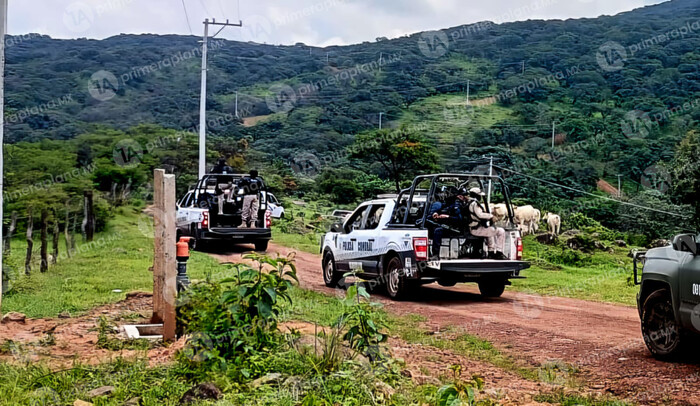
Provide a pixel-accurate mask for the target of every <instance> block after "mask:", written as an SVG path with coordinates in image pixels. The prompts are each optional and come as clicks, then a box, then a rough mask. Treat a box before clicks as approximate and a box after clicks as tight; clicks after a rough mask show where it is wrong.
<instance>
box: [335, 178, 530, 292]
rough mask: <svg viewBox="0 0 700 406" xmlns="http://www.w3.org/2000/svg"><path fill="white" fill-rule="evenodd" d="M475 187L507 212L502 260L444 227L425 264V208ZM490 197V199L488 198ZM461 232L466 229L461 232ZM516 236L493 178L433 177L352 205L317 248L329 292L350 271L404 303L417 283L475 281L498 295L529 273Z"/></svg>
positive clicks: (430, 226) (478, 241) (502, 189)
mask: <svg viewBox="0 0 700 406" xmlns="http://www.w3.org/2000/svg"><path fill="white" fill-rule="evenodd" d="M465 186H469V187H475V186H476V187H480V188H482V190H487V188H488V190H489V191H492V192H496V190H497V189H498V194H499V196H500V197H502V198H503V200H504V203H506V206H507V208H508V216H507V217H506V219H505V220H504V222H503V224H498V225H499V226H503V227H504V228H505V230H506V240H505V247H504V249H503V253H504V254H505V255H506V257H507V258H508V259H506V260H494V259H486V258H485V251H486V248H485V239H484V238H481V237H475V236H472V235H471V234H469V232H468V230H464V229H462V230H459V229H455V228H450V232H449V233H447V235H445V236H443V239H442V246H441V247H440V252H439V254H438V253H435V255H434V256H432V257H429V255H430V254H429V251H430V250H429V247H430V246H431V244H432V237H433V236H432V233H433V230H434V228H435V227H436V226H437V224H435V223H431V220H430V219H429V216H428V212H429V209H428V210H426V208H429V207H430V205H432V204H433V203H434V202H437V201H440V199H441V196H440V190H444V188H446V187H465ZM493 194H495V193H493ZM466 228H467V229H468V227H466ZM522 253H523V246H522V240H521V236H520V231H519V230H518V229H517V227H516V226H515V224H514V222H513V209H512V206H511V204H510V197H509V194H508V188H507V187H506V185H505V183H504V182H503V180H502V179H501V178H500V177H496V176H483V175H473V174H437V175H425V176H419V177H417V178H416V179H415V180H414V181H413V184H412V186H411V188H410V189H406V190H403V191H402V192H401V193H400V194H399V195H398V196H396V197H394V198H384V199H377V200H372V201H368V202H364V203H362V204H360V206H359V207H358V208H357V209H355V211H354V212H353V213H352V214H351V215H350V216H348V217H347V218H346V219H345V221H344V222H343V223H342V224H341V223H338V224H334V225H333V227H332V228H331V231H330V232H328V233H327V234H326V235H325V236H324V238H323V240H322V241H321V254H322V255H323V257H322V258H323V259H322V269H323V280H324V282H325V284H326V285H327V286H329V287H336V286H337V285H338V283H339V282H340V280H341V279H342V278H343V275H344V274H346V273H348V272H351V271H354V272H355V273H356V274H357V275H358V276H360V277H362V278H363V279H369V280H375V281H378V282H379V283H380V284H382V285H385V286H386V291H387V293H388V295H389V296H390V297H391V298H392V299H396V300H399V299H406V298H408V297H409V296H410V295H411V294H412V293H414V291H415V288H417V287H419V286H420V285H421V284H427V283H432V282H438V283H439V284H440V285H443V286H454V285H455V284H457V283H461V282H476V283H478V284H479V290H480V292H481V293H482V295H483V296H485V297H498V296H500V295H501V294H503V291H504V289H505V286H506V285H509V284H510V280H511V279H515V278H521V276H520V271H522V270H523V269H527V268H529V267H530V264H529V263H527V262H524V261H522Z"/></svg>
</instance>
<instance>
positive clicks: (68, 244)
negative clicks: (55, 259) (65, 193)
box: [63, 200, 72, 258]
mask: <svg viewBox="0 0 700 406" xmlns="http://www.w3.org/2000/svg"><path fill="white" fill-rule="evenodd" d="M63 234H64V236H65V237H66V257H67V258H70V257H71V248H72V245H71V235H70V205H69V203H68V200H66V226H65V227H64V228H63Z"/></svg>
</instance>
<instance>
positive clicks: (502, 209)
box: [489, 203, 508, 224]
mask: <svg viewBox="0 0 700 406" xmlns="http://www.w3.org/2000/svg"><path fill="white" fill-rule="evenodd" d="M489 209H490V210H491V214H493V222H494V224H495V223H500V222H501V221H503V220H505V219H506V218H507V217H508V207H507V206H506V205H505V203H499V204H493V203H491V204H490V205H489Z"/></svg>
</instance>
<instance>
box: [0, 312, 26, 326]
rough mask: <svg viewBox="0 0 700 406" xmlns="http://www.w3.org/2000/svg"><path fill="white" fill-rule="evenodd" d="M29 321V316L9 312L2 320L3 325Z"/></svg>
mask: <svg viewBox="0 0 700 406" xmlns="http://www.w3.org/2000/svg"><path fill="white" fill-rule="evenodd" d="M26 320H27V316H25V315H24V314H22V313H17V312H9V313H7V314H6V315H5V316H3V318H2V322H1V323H2V324H7V323H24V322H25V321H26Z"/></svg>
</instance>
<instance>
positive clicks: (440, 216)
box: [428, 187, 464, 259]
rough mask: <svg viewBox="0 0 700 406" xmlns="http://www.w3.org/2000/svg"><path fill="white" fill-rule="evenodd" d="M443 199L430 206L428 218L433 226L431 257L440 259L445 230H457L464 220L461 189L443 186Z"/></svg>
mask: <svg viewBox="0 0 700 406" xmlns="http://www.w3.org/2000/svg"><path fill="white" fill-rule="evenodd" d="M440 195H441V197H442V201H437V202H435V203H433V204H432V205H431V206H430V211H429V212H428V218H429V219H430V220H431V221H430V222H429V226H432V228H433V245H432V247H431V249H432V253H431V258H434V259H439V256H440V247H441V246H442V238H443V236H444V234H445V231H457V232H458V230H456V229H455V228H458V227H459V226H460V225H461V224H463V222H464V216H463V215H462V212H463V208H462V204H461V200H459V199H460V198H459V191H458V190H457V189H456V188H454V187H452V188H446V187H445V188H443V190H442V192H441V193H440Z"/></svg>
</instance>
